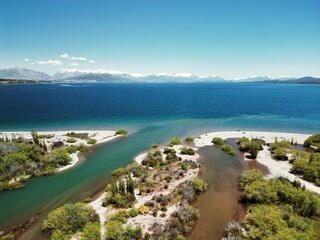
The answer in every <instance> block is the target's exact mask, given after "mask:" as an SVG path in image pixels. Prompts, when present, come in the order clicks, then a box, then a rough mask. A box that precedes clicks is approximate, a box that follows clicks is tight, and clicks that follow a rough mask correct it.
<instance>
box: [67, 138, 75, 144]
mask: <svg viewBox="0 0 320 240" xmlns="http://www.w3.org/2000/svg"><path fill="white" fill-rule="evenodd" d="M76 141H77V140H76V139H74V138H68V139H67V141H66V142H67V143H75V142H76Z"/></svg>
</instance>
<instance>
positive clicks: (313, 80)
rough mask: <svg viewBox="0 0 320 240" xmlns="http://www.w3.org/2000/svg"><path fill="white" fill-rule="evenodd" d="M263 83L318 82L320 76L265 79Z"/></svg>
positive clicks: (319, 81) (319, 82)
mask: <svg viewBox="0 0 320 240" xmlns="http://www.w3.org/2000/svg"><path fill="white" fill-rule="evenodd" d="M262 82H263V83H296V84H320V78H316V77H302V78H296V79H290V80H266V81H262Z"/></svg>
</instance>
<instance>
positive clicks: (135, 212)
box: [128, 208, 139, 218]
mask: <svg viewBox="0 0 320 240" xmlns="http://www.w3.org/2000/svg"><path fill="white" fill-rule="evenodd" d="M128 213H129V216H130V217H132V218H134V217H136V216H138V214H139V213H138V210H137V209H136V208H131V209H130V210H129V211H128Z"/></svg>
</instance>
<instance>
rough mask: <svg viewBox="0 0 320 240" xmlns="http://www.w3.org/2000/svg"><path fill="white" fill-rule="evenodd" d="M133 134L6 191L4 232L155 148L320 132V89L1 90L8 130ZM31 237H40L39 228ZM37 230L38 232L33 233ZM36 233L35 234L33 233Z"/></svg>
mask: <svg viewBox="0 0 320 240" xmlns="http://www.w3.org/2000/svg"><path fill="white" fill-rule="evenodd" d="M118 127H124V128H128V129H129V130H130V133H131V134H130V135H129V136H128V137H127V138H124V139H120V140H118V141H114V142H113V143H111V144H104V145H102V146H99V147H98V148H97V149H96V150H95V151H94V152H92V153H90V154H89V155H88V156H87V158H86V160H85V161H83V162H82V163H81V164H79V165H78V166H77V167H75V168H74V169H72V170H70V171H67V172H65V173H62V174H58V175H55V176H50V177H41V178H36V179H32V180H31V181H28V182H27V187H25V188H23V189H21V190H17V191H10V192H1V193H0V213H1V214H0V230H1V229H5V228H8V227H11V226H12V225H14V224H17V223H19V222H22V221H23V220H25V219H27V218H28V217H30V216H31V215H34V214H35V213H38V212H41V214H40V215H39V216H38V218H39V219H41V218H42V217H43V216H44V215H45V213H47V212H48V211H49V210H51V209H53V208H56V207H57V206H60V205H61V204H63V203H65V202H67V201H77V200H80V199H83V198H85V197H87V196H90V195H91V194H93V193H95V192H96V191H98V190H100V189H102V188H103V187H104V186H105V184H106V182H107V181H108V176H109V175H110V173H111V171H112V170H114V169H115V168H117V167H119V166H125V165H127V164H128V163H130V162H131V161H132V158H133V157H134V156H135V155H137V154H138V153H139V152H141V151H144V150H146V149H148V148H149V147H150V146H151V145H152V144H153V143H164V142H166V141H168V140H169V139H170V138H171V137H172V136H182V137H184V136H186V135H195V134H200V133H203V132H206V131H217V130H238V129H242V130H248V129H255V130H274V131H284V132H286V131H287V132H303V133H315V132H320V86H317V85H276V84H74V85H63V84H55V85H44V84H43V85H16V86H0V130H1V131H4V130H31V129H37V130H38V131H40V130H64V129H115V128H118ZM32 230H33V231H31V230H30V231H29V233H28V234H29V235H28V237H27V238H26V239H28V238H29V239H31V238H32V237H33V236H39V225H35V227H34V228H32ZM30 232H31V233H30ZM32 234H35V235H32Z"/></svg>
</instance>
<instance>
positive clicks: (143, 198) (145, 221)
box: [88, 144, 200, 237]
mask: <svg viewBox="0 0 320 240" xmlns="http://www.w3.org/2000/svg"><path fill="white" fill-rule="evenodd" d="M183 146H185V145H181V144H179V145H174V146H173V147H169V148H170V149H174V150H175V151H176V155H177V157H181V158H182V161H184V160H188V161H193V162H195V163H196V164H198V168H197V169H190V170H189V171H188V172H187V173H186V174H185V176H184V177H182V178H180V179H175V180H173V181H171V182H170V183H168V188H167V189H162V190H157V191H155V192H153V193H151V194H145V195H139V190H138V189H135V191H134V194H135V197H136V200H135V204H134V206H133V207H134V208H138V207H140V206H143V205H144V204H145V203H146V202H147V201H150V200H151V199H152V197H154V196H156V195H160V194H162V195H163V196H169V195H170V194H172V193H173V192H174V191H175V190H177V187H178V186H179V185H180V184H182V183H184V182H186V181H187V180H191V179H193V178H194V177H197V176H198V175H199V172H200V169H199V162H198V159H199V157H200V156H199V155H198V154H197V153H195V154H194V155H184V154H181V153H180V149H181V148H182V147H183ZM165 148H166V146H159V147H158V148H155V149H151V150H150V149H149V150H147V151H143V152H140V154H138V155H136V156H134V157H133V158H132V164H137V165H142V163H141V162H142V160H144V159H145V158H146V156H147V153H148V152H149V151H154V150H159V151H161V153H162V154H163V155H162V159H163V160H164V161H165V157H166V155H165V154H164V149H165ZM191 148H192V149H194V150H195V151H197V150H198V149H197V148H195V147H191ZM133 179H135V178H134V177H133ZM105 195H106V192H103V193H101V195H99V196H98V198H97V199H95V200H93V201H92V202H90V203H88V205H89V206H92V207H93V209H94V210H95V211H96V213H97V214H98V215H99V218H100V224H101V236H102V237H103V236H104V235H105V227H104V225H105V221H106V220H107V219H108V216H110V215H112V214H114V213H116V212H118V211H119V209H115V208H112V207H110V206H107V207H104V206H103V205H102V201H103V199H104V197H105ZM179 204H180V202H179V201H178V202H174V203H172V204H170V206H169V205H168V210H167V212H166V216H165V217H161V218H159V217H154V216H152V215H150V214H146V215H143V214H142V215H138V216H136V217H134V218H129V219H128V222H127V223H126V224H125V225H131V226H133V227H137V226H142V232H143V234H145V233H149V234H150V233H152V231H150V230H149V229H150V228H151V226H152V225H153V224H154V222H155V221H157V223H159V224H163V225H164V224H166V223H167V222H168V221H169V218H170V217H171V214H172V213H173V212H176V211H177V210H178V205H179Z"/></svg>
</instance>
